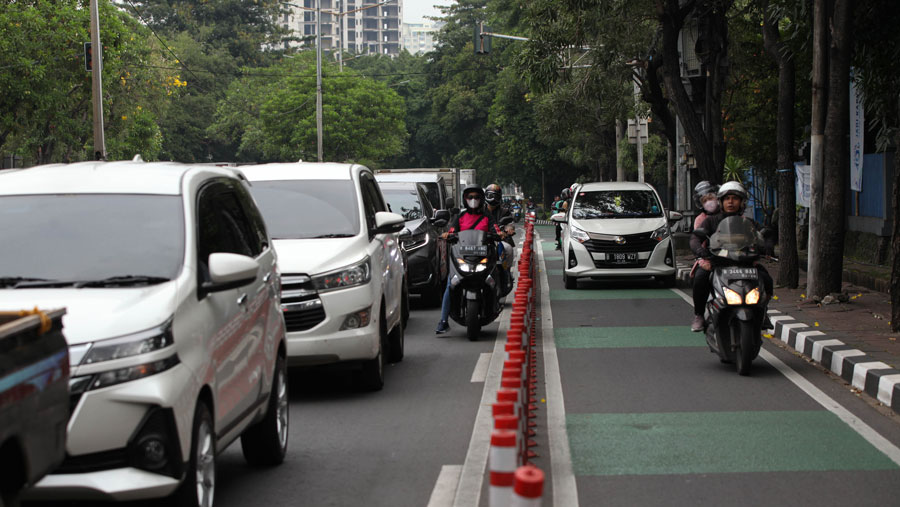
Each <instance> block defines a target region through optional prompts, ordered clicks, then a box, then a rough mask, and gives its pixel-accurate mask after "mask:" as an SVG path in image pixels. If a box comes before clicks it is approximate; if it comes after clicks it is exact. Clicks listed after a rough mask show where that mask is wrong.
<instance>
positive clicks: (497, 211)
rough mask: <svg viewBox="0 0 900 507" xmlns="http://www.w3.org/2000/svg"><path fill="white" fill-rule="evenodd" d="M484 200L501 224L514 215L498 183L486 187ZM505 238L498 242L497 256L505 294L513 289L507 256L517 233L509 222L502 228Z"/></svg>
mask: <svg viewBox="0 0 900 507" xmlns="http://www.w3.org/2000/svg"><path fill="white" fill-rule="evenodd" d="M484 202H485V203H486V204H487V212H488V213H489V214H490V215H491V218H493V219H494V223H496V224H499V223H500V220H501V219H503V218H505V217H512V211H510V209H509V207H508V206H505V205H504V204H503V189H502V188H500V185H498V184H496V183H491V184H490V185H488V186H487V187H485V189H484ZM501 231H502V234H501V237H502V238H503V240H502V241H500V242H499V243H498V244H497V258H498V260H499V261H500V262H499V264H500V266H501V268H502V269H500V271H499V273H500V276H501V277H503V278H502V280H500V282H501V287H503V294H508V293H509V291H510V290H511V289H512V274H511V273H510V271H509V270H510V267H511V266H510V263H509V262H507V260H508V259H507V258H508V257H509V256H510V255H511V253H512V251H513V248H514V247H515V244H514V243H513V239H512V236H513V234H514V233H515V226H514V225H512V224H507V225H506V226H505V227H502V228H501Z"/></svg>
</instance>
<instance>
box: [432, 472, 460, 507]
mask: <svg viewBox="0 0 900 507" xmlns="http://www.w3.org/2000/svg"><path fill="white" fill-rule="evenodd" d="M461 472H462V465H444V466H442V467H441V473H440V474H438V478H437V482H435V483H434V489H433V490H432V491H431V498H429V499H428V507H450V506H451V505H453V495H454V493H456V485H457V484H458V483H459V474H460V473H461Z"/></svg>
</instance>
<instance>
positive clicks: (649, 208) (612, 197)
mask: <svg viewBox="0 0 900 507" xmlns="http://www.w3.org/2000/svg"><path fill="white" fill-rule="evenodd" d="M661 216H662V206H660V205H659V201H658V200H657V199H656V194H654V193H653V192H652V191H650V190H599V191H592V192H579V193H578V195H577V196H576V197H575V205H574V207H573V208H572V218H576V219H580V220H585V219H592V218H654V217H661Z"/></svg>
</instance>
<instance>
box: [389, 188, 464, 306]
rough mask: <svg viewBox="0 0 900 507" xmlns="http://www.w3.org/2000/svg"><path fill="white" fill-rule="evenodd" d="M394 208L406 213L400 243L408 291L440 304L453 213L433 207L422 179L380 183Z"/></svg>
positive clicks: (402, 213)
mask: <svg viewBox="0 0 900 507" xmlns="http://www.w3.org/2000/svg"><path fill="white" fill-rule="evenodd" d="M379 186H380V187H381V193H382V194H383V195H384V199H385V200H386V201H387V202H388V206H389V207H390V209H391V211H393V212H394V213H398V214H400V215H403V218H405V219H406V228H405V229H404V230H403V231H402V232H401V233H400V245H401V246H402V247H403V250H404V251H405V252H406V254H407V257H408V273H409V275H408V280H409V291H410V293H412V294H421V295H422V297H423V298H424V299H425V300H426V301H427V302H428V303H430V304H433V305H439V304H441V298H442V297H443V295H444V286H445V284H446V283H447V242H446V240H444V239H441V234H442V233H443V232H444V231H446V230H447V222H448V220H449V218H450V216H449V215H450V214H449V212H448V211H446V210H434V208H432V206H431V202H430V201H429V200H428V198H427V194H426V192H425V188H424V187H423V186H422V185H421V184H420V183H411V182H410V183H379Z"/></svg>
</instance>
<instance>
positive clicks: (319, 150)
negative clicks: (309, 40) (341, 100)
mask: <svg viewBox="0 0 900 507" xmlns="http://www.w3.org/2000/svg"><path fill="white" fill-rule="evenodd" d="M321 4H322V0H316V153H317V154H318V158H319V162H321V161H322V9H321Z"/></svg>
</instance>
